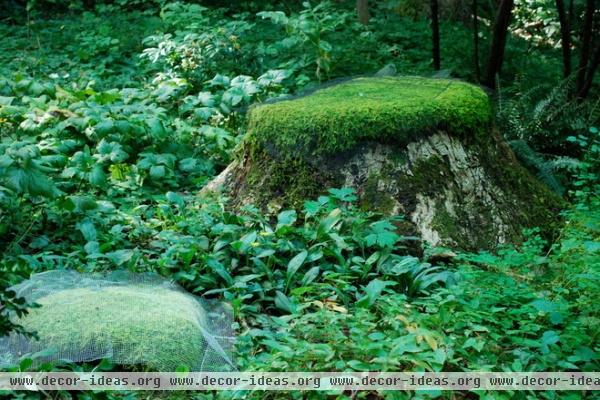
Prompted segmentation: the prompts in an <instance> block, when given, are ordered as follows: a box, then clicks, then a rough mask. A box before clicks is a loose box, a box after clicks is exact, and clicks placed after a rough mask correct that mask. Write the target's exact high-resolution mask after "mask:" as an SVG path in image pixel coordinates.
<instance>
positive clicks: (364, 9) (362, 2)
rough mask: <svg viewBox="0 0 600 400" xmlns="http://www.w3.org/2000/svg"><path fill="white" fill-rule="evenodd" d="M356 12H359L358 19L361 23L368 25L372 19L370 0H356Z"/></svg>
mask: <svg viewBox="0 0 600 400" xmlns="http://www.w3.org/2000/svg"><path fill="white" fill-rule="evenodd" d="M356 12H357V13H358V20H359V21H360V23H361V24H364V25H367V24H368V23H369V20H370V19H371V13H370V12H369V0H356Z"/></svg>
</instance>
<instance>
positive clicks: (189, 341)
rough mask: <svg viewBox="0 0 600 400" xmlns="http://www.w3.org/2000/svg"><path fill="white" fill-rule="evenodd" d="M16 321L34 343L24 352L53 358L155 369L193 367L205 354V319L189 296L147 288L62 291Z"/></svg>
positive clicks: (126, 287) (39, 301) (43, 298)
mask: <svg viewBox="0 0 600 400" xmlns="http://www.w3.org/2000/svg"><path fill="white" fill-rule="evenodd" d="M36 302H37V303H38V304H40V305H41V307H40V308H34V309H31V311H30V313H29V314H28V315H26V316H25V317H23V318H21V319H20V320H19V323H20V324H21V325H22V326H23V327H24V328H25V329H27V330H28V331H35V332H37V335H38V337H39V341H37V342H34V344H33V345H32V346H31V347H30V348H29V349H28V351H40V350H44V349H53V350H55V351H57V352H58V353H57V354H56V355H55V356H53V357H54V358H63V359H70V360H72V361H77V362H79V361H91V360H95V359H99V358H110V359H111V360H112V361H113V362H115V363H118V364H129V365H132V364H144V365H146V366H148V367H150V368H151V369H155V370H158V371H174V370H175V369H176V368H177V367H178V366H181V365H185V366H187V367H189V368H192V369H194V368H197V367H198V366H200V365H201V362H202V360H203V356H204V355H205V352H206V351H207V342H206V340H205V338H204V335H203V328H205V327H206V323H207V319H206V318H207V317H206V315H205V312H204V311H203V309H202V307H201V305H200V304H199V303H198V302H197V301H196V300H195V299H194V298H193V297H191V296H189V295H187V294H185V293H182V292H178V291H175V290H172V289H168V288H160V287H159V288H157V287H153V286H143V285H139V286H136V285H132V286H107V287H101V288H98V289H89V288H84V289H68V290H62V291H59V292H56V293H53V294H49V295H46V296H44V297H41V298H39V299H38V300H36Z"/></svg>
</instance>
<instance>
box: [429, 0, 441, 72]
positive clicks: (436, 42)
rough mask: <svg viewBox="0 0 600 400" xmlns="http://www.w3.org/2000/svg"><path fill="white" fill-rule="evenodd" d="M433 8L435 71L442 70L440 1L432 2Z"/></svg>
mask: <svg viewBox="0 0 600 400" xmlns="http://www.w3.org/2000/svg"><path fill="white" fill-rule="evenodd" d="M429 4H430V6H431V33H432V35H431V37H432V43H433V46H432V50H433V69H435V70H436V71H438V70H439V69H440V20H439V12H438V0H430V3H429Z"/></svg>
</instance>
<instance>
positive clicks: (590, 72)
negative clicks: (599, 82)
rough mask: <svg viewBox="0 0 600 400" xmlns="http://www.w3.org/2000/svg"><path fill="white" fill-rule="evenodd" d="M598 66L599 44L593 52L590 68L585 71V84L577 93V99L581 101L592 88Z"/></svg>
mask: <svg viewBox="0 0 600 400" xmlns="http://www.w3.org/2000/svg"><path fill="white" fill-rule="evenodd" d="M598 64H600V43H598V45H597V46H596V50H594V55H593V56H592V61H591V63H590V67H589V68H588V71H587V76H586V78H585V82H584V83H583V87H582V88H581V90H580V91H579V93H577V97H579V99H580V100H583V99H585V98H586V97H587V95H588V93H589V92H590V89H591V87H592V82H593V81H594V75H595V74H596V70H597V69H598Z"/></svg>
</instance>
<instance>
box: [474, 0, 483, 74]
mask: <svg viewBox="0 0 600 400" xmlns="http://www.w3.org/2000/svg"><path fill="white" fill-rule="evenodd" d="M472 12H473V62H474V65H475V80H476V81H477V82H479V79H480V78H481V71H480V70H479V21H478V18H479V16H478V15H477V0H473V5H472Z"/></svg>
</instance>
